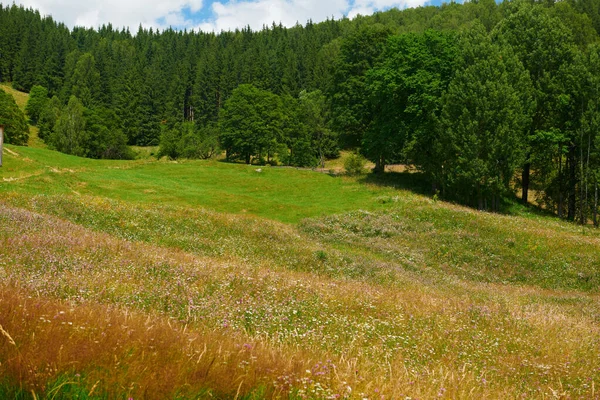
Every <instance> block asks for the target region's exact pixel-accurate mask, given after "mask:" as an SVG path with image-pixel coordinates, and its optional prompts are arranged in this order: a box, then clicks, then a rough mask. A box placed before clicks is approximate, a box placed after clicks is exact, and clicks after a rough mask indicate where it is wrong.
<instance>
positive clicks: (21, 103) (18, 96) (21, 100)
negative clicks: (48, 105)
mask: <svg viewBox="0 0 600 400" xmlns="http://www.w3.org/2000/svg"><path fill="white" fill-rule="evenodd" d="M0 89H2V90H4V91H5V92H6V93H8V94H10V95H12V97H13V98H14V99H15V102H16V103H17V106H18V107H19V108H20V109H21V111H23V112H25V106H26V105H27V100H29V94H28V93H23V92H19V91H18V90H16V89H13V87H12V85H11V84H10V83H0Z"/></svg>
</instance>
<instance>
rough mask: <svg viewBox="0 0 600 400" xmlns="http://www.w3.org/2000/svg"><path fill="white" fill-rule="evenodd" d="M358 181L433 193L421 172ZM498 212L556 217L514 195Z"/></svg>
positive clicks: (375, 175)
mask: <svg viewBox="0 0 600 400" xmlns="http://www.w3.org/2000/svg"><path fill="white" fill-rule="evenodd" d="M358 182H359V183H362V184H370V185H377V186H381V187H388V188H394V189H400V190H407V191H410V192H413V193H416V194H420V195H423V196H428V197H433V196H434V195H435V192H434V188H433V185H432V184H431V182H430V181H429V180H428V179H427V177H426V175H425V174H423V173H421V172H385V173H369V174H367V175H364V176H362V177H361V178H359V179H358ZM440 198H441V199H442V200H444V201H447V202H450V203H453V204H459V205H462V206H465V207H469V208H473V209H477V207H476V206H473V205H471V204H465V203H463V202H460V201H458V200H457V199H455V198H452V197H451V196H440ZM497 213H498V214H503V215H520V216H526V215H533V216H538V217H550V218H558V217H557V215H556V214H554V213H553V212H551V211H548V210H546V209H544V208H542V207H540V206H538V205H535V204H527V205H525V204H522V203H521V199H520V198H518V197H517V196H516V195H513V196H511V197H508V198H504V199H502V204H501V206H500V210H498V211H497Z"/></svg>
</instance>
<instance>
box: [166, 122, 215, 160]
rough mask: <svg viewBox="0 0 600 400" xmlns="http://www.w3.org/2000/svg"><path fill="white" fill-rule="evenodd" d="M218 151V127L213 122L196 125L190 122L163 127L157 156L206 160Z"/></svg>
mask: <svg viewBox="0 0 600 400" xmlns="http://www.w3.org/2000/svg"><path fill="white" fill-rule="evenodd" d="M218 152H219V129H218V127H217V126H216V125H215V124H214V123H209V124H208V125H207V126H204V127H198V126H197V125H194V124H192V123H183V124H177V125H176V126H175V127H174V128H172V129H168V128H166V127H165V128H164V130H163V133H162V134H161V137H160V148H159V150H158V157H159V158H160V157H168V158H170V159H177V158H188V159H202V160H206V159H209V158H212V157H214V156H216V155H217V154H218Z"/></svg>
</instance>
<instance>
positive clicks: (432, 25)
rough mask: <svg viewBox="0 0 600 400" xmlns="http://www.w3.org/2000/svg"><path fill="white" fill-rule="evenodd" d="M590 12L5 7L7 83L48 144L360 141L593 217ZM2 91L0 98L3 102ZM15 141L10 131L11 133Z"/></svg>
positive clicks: (452, 188) (248, 155)
mask: <svg viewBox="0 0 600 400" xmlns="http://www.w3.org/2000/svg"><path fill="white" fill-rule="evenodd" d="M599 30H600V8H599V7H597V5H596V2H595V1H594V0H567V1H561V2H554V1H552V0H546V1H529V0H528V1H524V0H516V1H504V2H503V3H500V4H497V3H496V2H495V1H493V0H478V1H471V2H467V3H465V4H456V3H450V4H444V5H442V6H440V7H419V8H415V9H406V10H402V11H400V10H395V9H394V10H389V11H386V12H379V13H376V14H374V15H372V16H366V17H360V16H359V17H357V18H355V19H352V20H349V19H347V18H343V19H341V20H333V19H330V20H327V21H325V22H322V23H312V22H311V21H309V22H308V23H307V24H305V25H299V24H298V25H296V26H295V27H292V28H284V27H282V26H281V25H276V24H273V25H271V26H265V27H264V28H263V29H262V30H260V31H252V30H251V29H249V28H244V29H241V30H236V31H233V32H221V33H219V34H215V33H204V32H188V31H175V30H172V29H167V30H164V31H162V32H161V31H156V30H152V29H148V30H146V29H142V28H141V27H140V28H139V29H138V31H137V32H136V34H135V35H133V34H131V32H129V30H127V29H115V28H114V27H112V26H111V25H110V24H109V25H104V26H102V27H100V28H99V29H97V30H95V29H86V28H75V29H73V30H69V29H68V28H66V27H65V26H64V25H63V24H60V23H56V22H54V21H53V20H52V18H50V17H42V16H40V14H39V13H38V12H37V11H34V10H31V9H25V8H23V7H19V6H16V5H14V4H13V5H12V6H7V7H2V6H0V55H1V57H0V81H7V82H12V85H13V87H15V88H17V89H19V90H23V91H28V92H30V104H29V105H28V116H29V118H30V121H31V122H32V123H34V124H37V125H38V126H39V128H40V136H41V137H42V138H43V139H44V140H45V141H46V142H47V143H48V144H49V145H51V146H52V147H54V148H56V149H58V150H60V151H64V152H67V153H71V154H77V155H82V156H88V157H96V158H127V157H131V153H130V151H129V150H128V147H127V145H128V144H129V145H160V150H159V155H161V156H168V157H171V158H177V157H186V158H208V157H211V156H213V155H214V154H217V153H219V152H221V151H224V152H225V154H226V157H227V158H228V159H230V160H240V161H243V162H247V163H251V162H252V163H260V164H264V163H271V164H275V163H282V164H286V165H298V166H316V165H319V164H321V165H322V164H323V161H324V159H325V158H328V157H335V156H336V155H337V154H338V151H339V149H340V148H352V149H360V152H361V153H362V154H364V155H365V156H366V157H367V158H368V159H369V160H371V161H373V162H374V163H375V170H376V171H379V172H383V171H384V170H385V166H386V165H387V164H390V163H404V164H407V165H410V166H412V167H414V168H415V169H417V170H419V171H421V172H423V173H424V175H425V176H426V177H427V179H428V180H429V181H430V182H431V185H432V188H433V190H434V191H435V192H437V193H439V195H440V196H442V197H445V198H448V199H453V200H456V201H460V202H462V203H465V204H469V205H472V206H474V207H478V208H480V209H489V210H499V209H500V208H501V207H502V202H503V199H505V198H507V196H511V195H512V194H513V193H514V190H515V188H517V187H518V188H520V189H521V193H522V199H523V201H524V202H525V203H527V202H528V201H529V200H530V195H529V193H530V192H531V191H532V190H535V191H536V193H538V195H537V200H538V201H539V202H542V203H543V204H544V206H545V207H546V208H547V209H549V210H552V211H554V212H556V213H557V214H558V215H560V216H561V217H564V218H566V219H569V220H575V219H577V220H578V221H580V222H581V223H585V222H587V221H588V220H589V219H592V220H593V221H594V223H595V224H598V218H597V209H598V180H599V178H600V173H599V172H600V152H599V146H600V143H598V135H597V131H598V129H597V123H598V119H599V118H598V87H599V84H598V82H599V80H600V60H599V56H600V47H599V44H598V32H599ZM0 100H1V99H0ZM14 136H15V137H16V135H14Z"/></svg>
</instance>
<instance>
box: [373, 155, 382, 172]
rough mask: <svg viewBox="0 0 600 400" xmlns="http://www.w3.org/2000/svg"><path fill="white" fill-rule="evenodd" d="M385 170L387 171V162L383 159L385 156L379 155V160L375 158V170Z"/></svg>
mask: <svg viewBox="0 0 600 400" xmlns="http://www.w3.org/2000/svg"><path fill="white" fill-rule="evenodd" d="M384 171H385V162H384V161H383V157H382V156H379V157H377V160H375V168H374V169H373V172H376V173H380V172H384Z"/></svg>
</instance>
